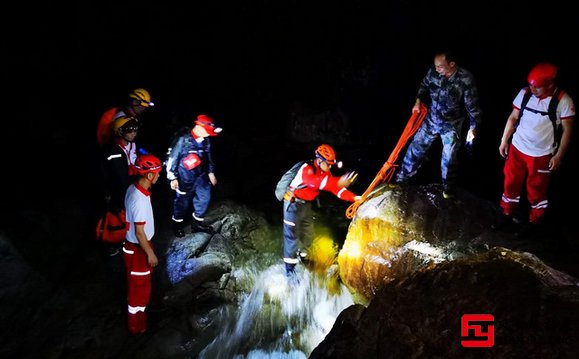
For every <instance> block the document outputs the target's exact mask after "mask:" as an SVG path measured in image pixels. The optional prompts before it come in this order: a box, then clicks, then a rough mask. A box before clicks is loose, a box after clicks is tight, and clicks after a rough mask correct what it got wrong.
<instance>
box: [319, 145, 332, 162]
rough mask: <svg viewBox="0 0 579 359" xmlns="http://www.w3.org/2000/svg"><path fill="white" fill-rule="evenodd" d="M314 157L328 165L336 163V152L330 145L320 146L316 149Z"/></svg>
mask: <svg viewBox="0 0 579 359" xmlns="http://www.w3.org/2000/svg"><path fill="white" fill-rule="evenodd" d="M316 157H317V158H319V159H321V160H323V161H326V162H327V163H328V164H329V165H333V164H334V163H336V152H335V151H334V149H333V148H332V147H330V145H326V144H323V145H320V146H318V148H317V149H316Z"/></svg>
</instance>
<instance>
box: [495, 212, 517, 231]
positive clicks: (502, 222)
mask: <svg viewBox="0 0 579 359" xmlns="http://www.w3.org/2000/svg"><path fill="white" fill-rule="evenodd" d="M513 226H514V222H513V217H512V216H507V215H505V214H500V215H499V217H498V218H497V219H496V220H495V222H494V223H493V224H491V229H492V230H494V231H504V230H509V229H512V227H513Z"/></svg>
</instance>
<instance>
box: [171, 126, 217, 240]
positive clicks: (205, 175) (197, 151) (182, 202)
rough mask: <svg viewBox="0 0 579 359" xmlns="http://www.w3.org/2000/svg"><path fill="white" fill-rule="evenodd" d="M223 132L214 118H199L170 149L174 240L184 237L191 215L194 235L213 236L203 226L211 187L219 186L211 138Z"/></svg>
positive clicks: (209, 230) (206, 227) (204, 225)
mask: <svg viewBox="0 0 579 359" xmlns="http://www.w3.org/2000/svg"><path fill="white" fill-rule="evenodd" d="M221 131H222V129H221V128H220V127H217V126H216V125H215V122H214V121H213V119H212V118H211V117H209V116H207V115H199V116H197V119H196V120H195V126H194V127H193V128H192V129H191V131H189V132H187V133H185V134H183V135H181V136H180V137H179V138H178V139H177V141H176V143H175V145H174V146H172V147H171V148H169V151H168V156H167V161H166V163H165V165H166V169H167V179H168V180H169V183H170V185H171V189H172V190H174V191H175V200H174V202H173V216H172V221H173V233H174V234H175V237H178V238H180V237H183V236H185V232H184V230H183V222H184V221H185V218H186V216H187V215H188V213H189V212H191V217H192V218H191V231H192V232H208V233H213V228H212V227H211V226H209V225H206V224H204V223H203V221H204V216H205V212H207V209H208V207H209V202H210V201H211V186H215V185H216V184H217V177H215V165H214V163H213V159H212V152H211V141H210V140H209V137H210V136H217V135H218V134H219V133H220V132H221ZM191 207H192V210H191Z"/></svg>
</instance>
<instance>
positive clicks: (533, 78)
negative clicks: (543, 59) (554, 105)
mask: <svg viewBox="0 0 579 359" xmlns="http://www.w3.org/2000/svg"><path fill="white" fill-rule="evenodd" d="M555 76H557V67H556V66H554V65H551V64H549V63H542V64H537V65H535V67H533V69H532V70H531V72H529V76H528V77H527V82H529V84H530V85H531V86H533V87H544V86H545V85H547V84H549V83H550V82H551V81H553V80H555Z"/></svg>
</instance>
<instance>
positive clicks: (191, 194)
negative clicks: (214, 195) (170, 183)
mask: <svg viewBox="0 0 579 359" xmlns="http://www.w3.org/2000/svg"><path fill="white" fill-rule="evenodd" d="M210 201H211V182H209V178H208V177H207V176H206V175H205V176H199V177H197V178H196V179H195V181H194V182H193V183H192V184H190V183H183V184H182V183H179V190H178V191H177V194H176V197H175V201H174V202H173V220H175V221H177V222H181V221H182V220H183V219H185V216H186V215H187V214H188V213H189V211H190V209H191V208H192V214H193V216H195V217H197V218H203V216H204V215H205V212H207V208H209V202H210Z"/></svg>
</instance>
